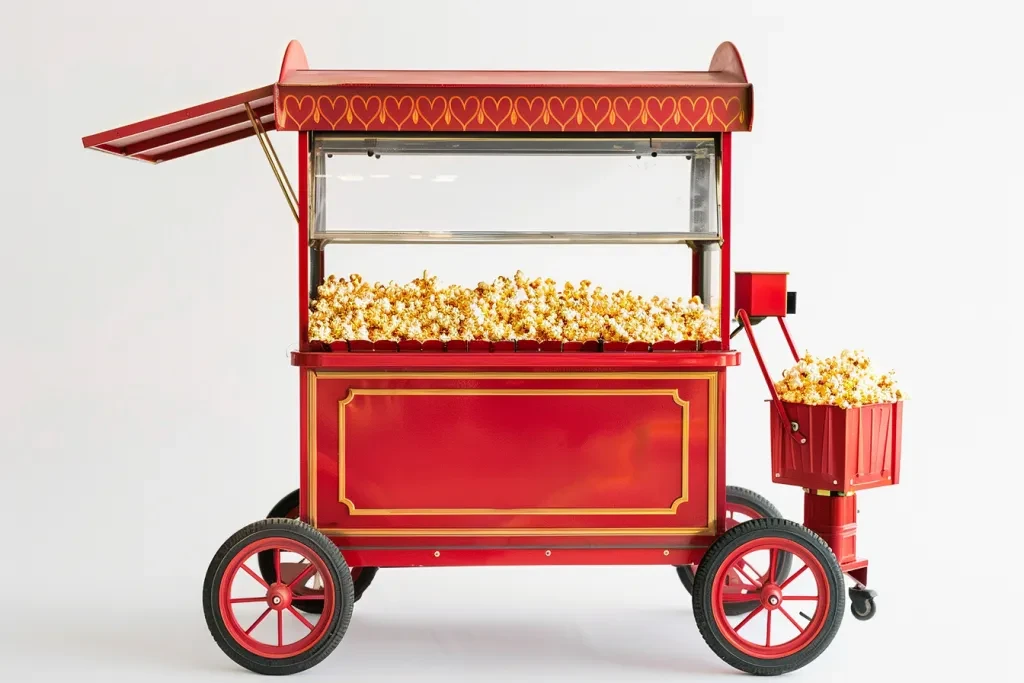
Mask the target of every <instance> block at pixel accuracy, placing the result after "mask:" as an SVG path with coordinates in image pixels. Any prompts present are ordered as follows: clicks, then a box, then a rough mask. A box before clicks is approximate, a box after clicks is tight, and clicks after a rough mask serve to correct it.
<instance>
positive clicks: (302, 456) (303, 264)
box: [298, 133, 313, 521]
mask: <svg viewBox="0 0 1024 683" xmlns="http://www.w3.org/2000/svg"><path fill="white" fill-rule="evenodd" d="M298 138H299V145H298V147H299V193H298V194H299V196H298V200H299V350H300V351H309V133H298ZM307 375H308V373H307V372H306V371H305V370H300V371H299V519H302V520H305V521H309V519H310V514H309V512H310V511H309V500H308V498H307V495H308V487H307V486H306V482H307V481H308V477H309V474H310V473H309V449H308V444H309V441H308V433H307V430H308V429H309V428H310V426H309V419H308V416H309V411H310V410H312V409H313V406H311V405H310V404H309V390H310V385H309V382H311V381H313V380H312V379H310V378H309V377H308V376H307Z"/></svg>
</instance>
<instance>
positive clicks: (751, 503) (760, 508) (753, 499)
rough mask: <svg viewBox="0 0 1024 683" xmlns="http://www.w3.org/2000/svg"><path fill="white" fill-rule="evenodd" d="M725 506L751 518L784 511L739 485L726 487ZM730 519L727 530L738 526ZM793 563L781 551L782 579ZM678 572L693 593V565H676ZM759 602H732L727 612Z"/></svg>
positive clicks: (747, 608) (746, 609)
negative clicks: (730, 523) (731, 522)
mask: <svg viewBox="0 0 1024 683" xmlns="http://www.w3.org/2000/svg"><path fill="white" fill-rule="evenodd" d="M725 507H726V514H735V513H737V512H738V513H741V514H743V515H744V516H746V517H748V518H749V519H764V518H768V517H782V513H781V512H779V510H778V508H776V507H775V506H774V505H772V504H771V502H769V501H768V499H767V498H765V497H764V496H761V495H759V494H757V493H754V492H753V491H751V490H750V489H745V488H740V487H739V486H726V487H725ZM730 521H734V518H732V517H730V518H729V519H727V520H726V531H728V530H729V529H731V528H732V526H736V524H732V526H730V525H729V522H730ZM792 564H793V556H792V555H790V554H789V553H780V554H779V561H778V563H777V567H776V572H778V575H779V577H780V580H785V578H786V577H787V576H789V570H790V567H791V566H792ZM676 573H677V574H679V580H680V581H681V582H682V584H683V587H684V588H686V591H687V592H688V593H690V594H691V595H692V594H693V574H694V568H693V565H689V564H687V565H683V566H681V567H676ZM756 607H757V602H756V601H754V602H730V603H728V604H727V605H726V606H725V613H726V614H727V615H729V616H737V615H740V614H746V613H747V612H749V611H751V610H752V609H755V608H756Z"/></svg>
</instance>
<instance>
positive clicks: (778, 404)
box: [736, 308, 807, 444]
mask: <svg viewBox="0 0 1024 683" xmlns="http://www.w3.org/2000/svg"><path fill="white" fill-rule="evenodd" d="M736 317H737V318H738V319H739V321H740V323H741V324H742V325H743V328H744V329H746V331H747V338H748V339H749V340H750V348H751V349H752V350H753V352H754V358H756V359H757V364H758V365H759V366H761V374H763V375H764V381H765V382H766V383H767V384H768V391H769V392H770V393H771V395H772V403H773V404H774V405H775V409H776V410H777V411H778V413H779V417H781V418H782V424H784V425H789V426H790V431H789V435H790V436H791V437H793V438H794V439H795V440H796V442H797V443H801V444H803V443H807V438H806V437H805V436H804V435H803V434H801V433H800V431H799V430H800V425H799V424H797V423H796V422H794V421H792V420H791V419H789V415H787V414H786V409H785V408H784V407H783V405H782V401H781V400H780V399H779V393H778V392H777V391H775V382H773V381H772V376H771V375H770V374H768V368H767V367H765V364H764V359H763V358H762V357H761V350H760V349H759V348H757V341H756V340H755V339H754V327H753V325H751V324H750V318H749V317H748V316H747V312H746V311H744V310H743V309H742V308H741V309H739V310H738V311H736Z"/></svg>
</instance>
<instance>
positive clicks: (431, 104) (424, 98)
mask: <svg viewBox="0 0 1024 683" xmlns="http://www.w3.org/2000/svg"><path fill="white" fill-rule="evenodd" d="M423 102H426V103H427V106H428V107H429V111H430V112H431V113H433V111H434V107H436V106H437V104H438V102H440V103H441V112H440V113H439V114H438V115H437V116H435V117H434V120H433V121H431V120H430V119H429V118H428V117H427V116H426V115H425V114H424V113H423V109H421V108H420V105H421V103H423ZM447 113H448V101H447V100H445V99H444V96H443V95H437V96H436V97H434V99H430V98H429V97H427V96H426V95H420V96H419V97H417V98H416V114H418V115H419V118H421V119H423V121H424V122H426V124H427V125H428V126H430V130H434V126H435V125H437V122H438V121H440V120H441V118H442V117H443V116H444V115H445V114H447Z"/></svg>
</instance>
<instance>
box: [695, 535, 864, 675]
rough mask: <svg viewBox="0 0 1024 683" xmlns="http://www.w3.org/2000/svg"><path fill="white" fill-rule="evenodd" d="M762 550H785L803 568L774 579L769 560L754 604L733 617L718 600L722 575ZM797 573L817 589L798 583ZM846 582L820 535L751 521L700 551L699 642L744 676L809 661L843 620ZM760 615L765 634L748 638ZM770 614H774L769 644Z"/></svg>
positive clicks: (778, 670)
mask: <svg viewBox="0 0 1024 683" xmlns="http://www.w3.org/2000/svg"><path fill="white" fill-rule="evenodd" d="M763 551H768V552H769V553H770V552H775V553H780V552H783V551H787V552H789V553H790V554H792V555H794V556H795V558H796V560H797V561H799V562H800V563H801V566H800V567H798V568H797V569H796V570H795V571H794V572H793V573H792V574H791V575H790V578H789V579H788V580H786V581H778V580H777V578H778V577H772V576H771V575H770V572H769V571H768V570H767V566H768V565H769V564H770V561H766V562H765V566H766V571H765V573H764V574H762V575H761V579H760V580H759V584H760V585H759V586H758V589H757V595H758V600H759V605H758V607H756V608H755V609H754V611H752V612H751V613H750V614H748V615H747V616H746V617H744V618H742V619H739V618H738V617H736V618H735V623H733V622H731V621H730V620H729V618H728V615H726V614H725V613H724V610H723V609H722V605H723V604H727V603H724V602H723V601H722V596H723V595H728V594H727V593H725V592H724V590H723V587H724V586H725V585H726V581H727V577H728V576H729V575H730V571H731V570H732V569H733V568H734V567H736V566H744V563H748V562H749V561H748V559H747V558H751V557H752V553H757V552H763ZM768 557H770V555H768ZM801 578H803V579H804V580H805V583H806V582H807V581H811V582H813V584H814V587H811V588H808V587H806V586H804V585H802V584H800V583H799V582H798V580H799V579H801ZM844 588H845V584H844V581H843V572H842V570H841V569H840V568H839V562H838V561H837V560H836V557H835V555H834V554H833V553H832V550H831V549H830V548H829V547H828V544H826V543H825V541H824V540H822V539H821V537H819V536H818V535H817V534H815V533H814V532H812V531H811V530H810V529H808V528H807V527H804V526H802V525H800V524H797V523H796V522H791V521H789V520H786V519H778V518H770V519H755V520H752V521H749V522H744V523H743V524H740V525H739V526H736V527H734V528H732V529H730V530H729V531H727V532H726V533H725V534H723V535H722V536H721V537H720V538H719V539H718V540H717V541H715V542H714V543H713V544H712V545H711V547H710V548H709V549H708V552H707V554H705V555H704V558H703V559H702V560H701V563H700V565H699V566H698V567H697V574H696V576H695V577H694V594H693V615H694V618H695V619H696V621H697V628H698V629H699V630H700V633H701V635H702V636H703V637H704V641H705V642H707V644H708V646H709V647H710V648H711V649H712V650H713V651H714V652H715V654H717V655H718V656H719V657H720V658H721V659H722V660H723V661H724V662H726V663H727V664H729V665H730V666H732V667H734V668H736V669H739V670H740V671H744V672H746V673H749V674H755V675H759V676H776V675H779V674H784V673H789V672H791V671H795V670H797V669H799V668H801V667H803V666H806V665H807V664H809V663H811V662H812V661H814V659H816V658H817V657H818V656H819V655H820V654H821V653H822V652H824V651H825V649H826V648H827V647H828V646H829V644H830V643H831V642H832V639H833V638H835V635H836V633H837V632H838V630H839V626H840V624H841V623H842V618H843V613H844V610H845V607H846V592H845V590H844ZM787 591H789V592H788V593H787ZM794 591H795V592H794ZM811 591H815V592H811ZM716 601H717V603H718V604H716ZM806 612H809V613H810V616H808V615H807V614H806ZM761 613H764V619H763V621H764V622H765V624H766V627H765V633H766V634H767V636H759V635H758V637H757V638H755V639H754V640H750V638H752V637H754V636H755V635H757V634H759V633H760V631H759V629H752V630H744V629H748V628H750V627H751V626H753V625H755V624H757V623H759V622H755V621H754V620H755V619H758V618H759V615H760V614H761ZM772 615H775V617H776V618H775V620H774V625H775V626H774V628H775V634H776V642H775V644H774V645H773V644H772V640H771V633H772V630H771V629H772V628H773V621H772ZM797 619H804V620H805V625H804V626H802V627H801V626H800V623H799V622H797ZM791 627H792V630H793V631H795V632H796V635H795V636H793V637H792V638H791V639H790V640H788V641H783V642H781V643H780V642H779V640H780V638H779V637H778V636H779V632H780V629H783V630H789V629H790V628H791ZM741 631H743V633H742V634H741V633H740V632H741Z"/></svg>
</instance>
